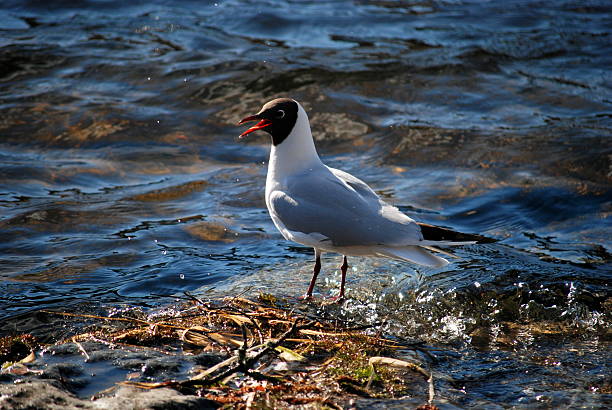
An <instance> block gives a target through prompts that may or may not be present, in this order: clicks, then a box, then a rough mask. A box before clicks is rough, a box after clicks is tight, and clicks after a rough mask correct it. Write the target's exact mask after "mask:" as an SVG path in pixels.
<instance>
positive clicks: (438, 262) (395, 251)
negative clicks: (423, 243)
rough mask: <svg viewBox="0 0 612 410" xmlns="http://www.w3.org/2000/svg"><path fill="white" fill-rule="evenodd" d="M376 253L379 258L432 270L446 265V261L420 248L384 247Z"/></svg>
mask: <svg viewBox="0 0 612 410" xmlns="http://www.w3.org/2000/svg"><path fill="white" fill-rule="evenodd" d="M376 253H377V254H378V255H380V256H386V257H388V258H393V259H401V260H405V261H408V262H412V263H417V264H419V265H424V266H429V267H432V268H441V267H443V266H446V265H448V261H447V260H446V259H444V258H441V257H439V256H436V255H432V254H431V253H429V252H428V251H427V250H425V249H423V248H421V247H420V246H404V247H401V248H392V247H385V248H381V249H377V250H376Z"/></svg>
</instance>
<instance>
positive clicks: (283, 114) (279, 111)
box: [276, 110, 285, 119]
mask: <svg viewBox="0 0 612 410" xmlns="http://www.w3.org/2000/svg"><path fill="white" fill-rule="evenodd" d="M276 117H277V118H279V119H280V118H284V117H285V111H283V110H278V111H276Z"/></svg>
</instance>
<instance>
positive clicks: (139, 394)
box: [0, 380, 218, 410]
mask: <svg viewBox="0 0 612 410" xmlns="http://www.w3.org/2000/svg"><path fill="white" fill-rule="evenodd" d="M217 407H218V406H217V404H216V403H215V402H213V401H211V400H208V399H205V398H202V397H197V396H190V395H184V394H181V393H179V392H177V391H175V390H172V389H167V388H163V389H152V390H142V389H138V388H135V387H130V386H119V387H116V388H114V389H112V390H111V391H110V392H109V393H107V394H106V395H105V396H104V397H101V398H99V399H96V400H89V399H80V398H78V397H76V396H75V395H73V394H72V393H69V392H67V391H65V390H64V389H62V388H61V385H60V383H58V382H56V381H52V380H31V381H26V382H23V383H15V384H2V385H0V410H72V409H85V410H94V409H95V410H101V409H104V410H196V409H215V408H217Z"/></svg>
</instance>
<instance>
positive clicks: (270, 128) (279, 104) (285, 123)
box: [238, 98, 299, 145]
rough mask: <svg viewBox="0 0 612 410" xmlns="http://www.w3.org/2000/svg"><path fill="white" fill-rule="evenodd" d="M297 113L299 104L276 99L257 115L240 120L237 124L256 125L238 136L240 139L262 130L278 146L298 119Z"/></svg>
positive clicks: (288, 99)
mask: <svg viewBox="0 0 612 410" xmlns="http://www.w3.org/2000/svg"><path fill="white" fill-rule="evenodd" d="M298 113H299V104H298V103H297V101H295V100H292V99H290V98H277V99H275V100H272V101H270V102H267V103H266V104H265V105H264V106H263V107H262V108H261V110H259V112H258V113H257V114H255V115H250V116H248V117H245V118H243V119H242V120H240V122H239V123H238V124H244V123H247V122H252V121H258V122H257V124H255V125H253V126H252V127H251V128H249V129H247V130H246V131H245V132H243V133H242V134H240V138H242V137H244V136H246V135H248V134H250V133H252V132H254V131H257V130H262V131H265V132H267V133H268V134H270V135H271V136H272V144H273V145H278V144H280V143H281V142H283V141H284V140H285V138H287V137H288V136H289V134H290V133H291V131H292V130H293V127H294V126H295V123H296V122H297V119H298Z"/></svg>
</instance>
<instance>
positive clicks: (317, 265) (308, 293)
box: [303, 248, 321, 299]
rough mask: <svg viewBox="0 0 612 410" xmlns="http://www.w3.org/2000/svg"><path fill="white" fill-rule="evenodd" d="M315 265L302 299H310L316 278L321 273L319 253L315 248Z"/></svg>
mask: <svg viewBox="0 0 612 410" xmlns="http://www.w3.org/2000/svg"><path fill="white" fill-rule="evenodd" d="M314 251H315V265H314V270H313V271H312V279H311V280H310V285H309V286H308V290H307V291H306V294H305V295H304V296H303V299H312V291H313V290H314V286H315V282H316V281H317V276H318V275H319V272H320V271H321V251H320V250H318V249H316V248H315V250H314Z"/></svg>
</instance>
